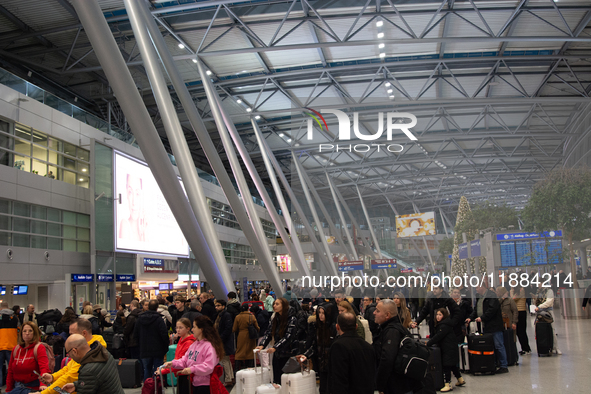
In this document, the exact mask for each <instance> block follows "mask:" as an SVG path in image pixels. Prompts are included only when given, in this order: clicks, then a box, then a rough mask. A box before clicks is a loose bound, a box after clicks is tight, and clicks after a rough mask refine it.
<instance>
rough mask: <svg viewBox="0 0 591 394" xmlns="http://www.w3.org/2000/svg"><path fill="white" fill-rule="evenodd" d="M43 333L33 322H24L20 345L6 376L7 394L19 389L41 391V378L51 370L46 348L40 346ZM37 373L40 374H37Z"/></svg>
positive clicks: (13, 353) (17, 346)
mask: <svg viewBox="0 0 591 394" xmlns="http://www.w3.org/2000/svg"><path fill="white" fill-rule="evenodd" d="M40 338H41V331H39V327H37V324H35V323H34V322H32V321H28V322H24V323H23V326H22V328H21V330H20V332H19V334H18V345H16V346H15V348H14V349H13V350H12V354H11V355H10V363H9V364H8V371H7V376H6V392H10V391H12V390H13V389H14V388H17V387H25V388H28V389H30V390H31V392H32V391H39V386H40V382H39V376H43V374H44V373H53V371H50V370H49V363H48V359H47V352H46V351H45V346H43V345H42V344H40V343H39V342H40ZM35 372H37V373H38V374H35Z"/></svg>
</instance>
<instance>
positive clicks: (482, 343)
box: [468, 334, 497, 374]
mask: <svg viewBox="0 0 591 394" xmlns="http://www.w3.org/2000/svg"><path fill="white" fill-rule="evenodd" d="M468 353H469V355H470V372H471V373H473V374H476V373H494V372H495V371H496V370H497V368H496V366H497V363H496V357H495V342H494V340H493V336H492V334H482V335H475V334H470V335H468Z"/></svg>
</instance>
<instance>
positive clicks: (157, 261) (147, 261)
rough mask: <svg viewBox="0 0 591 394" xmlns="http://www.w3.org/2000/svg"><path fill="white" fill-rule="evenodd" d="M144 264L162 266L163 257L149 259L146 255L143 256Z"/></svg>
mask: <svg viewBox="0 0 591 394" xmlns="http://www.w3.org/2000/svg"><path fill="white" fill-rule="evenodd" d="M144 266H146V267H162V268H164V259H151V258H148V257H144Z"/></svg>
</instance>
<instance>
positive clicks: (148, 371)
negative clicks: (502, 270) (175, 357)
mask: <svg viewBox="0 0 591 394" xmlns="http://www.w3.org/2000/svg"><path fill="white" fill-rule="evenodd" d="M162 364H164V357H160V358H142V366H143V367H144V381H146V379H148V378H151V377H153V376H154V372H156V370H157V369H158V367H159V366H161V365H162ZM505 364H507V363H506V362H505Z"/></svg>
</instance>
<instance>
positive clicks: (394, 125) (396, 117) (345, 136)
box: [305, 107, 417, 153]
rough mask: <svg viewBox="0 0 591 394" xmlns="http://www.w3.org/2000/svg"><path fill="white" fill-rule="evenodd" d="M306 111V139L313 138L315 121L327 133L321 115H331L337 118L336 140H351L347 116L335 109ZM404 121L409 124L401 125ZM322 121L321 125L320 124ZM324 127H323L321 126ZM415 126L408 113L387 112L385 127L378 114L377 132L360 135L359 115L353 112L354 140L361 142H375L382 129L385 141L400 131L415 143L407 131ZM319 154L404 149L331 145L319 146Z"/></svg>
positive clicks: (401, 148) (412, 117)
mask: <svg viewBox="0 0 591 394" xmlns="http://www.w3.org/2000/svg"><path fill="white" fill-rule="evenodd" d="M305 109H307V110H308V111H310V112H312V113H306V115H308V116H309V117H310V119H308V133H307V139H308V140H312V139H313V138H314V127H313V126H314V123H313V121H314V120H315V121H316V123H317V124H318V127H319V128H320V130H322V131H328V124H327V123H326V120H325V119H324V117H323V116H322V114H333V115H335V116H336V117H337V120H338V122H339V133H338V139H339V140H340V141H347V140H351V121H350V119H349V116H348V115H347V114H346V113H345V112H343V111H339V110H336V109H321V110H320V112H318V111H316V110H314V109H312V108H308V107H306V108H305ZM404 119H410V123H402V122H403V120H404ZM321 121H322V123H321ZM323 125H324V126H323ZM416 125H417V118H416V116H414V115H413V114H411V113H408V112H388V113H386V126H385V127H384V113H383V112H379V113H378V130H377V131H376V132H375V133H374V134H362V133H361V132H360V131H359V113H358V112H353V133H354V138H357V139H360V140H363V141H375V140H378V139H379V138H381V137H382V135H383V134H384V129H385V131H386V139H387V140H388V141H392V134H393V131H394V130H400V131H402V132H403V133H404V134H405V135H406V137H408V139H409V140H411V141H417V137H415V136H414V134H413V133H412V132H411V131H410V130H409V129H411V128H413V127H415V126H416ZM318 147H319V150H320V152H322V151H323V150H324V151H327V150H333V149H335V148H336V151H337V152H338V151H339V150H347V151H349V152H352V151H355V152H360V153H364V152H368V151H369V150H370V149H372V147H375V148H377V150H378V152H379V151H380V147H385V148H386V149H387V150H388V151H389V152H393V153H400V152H402V150H403V149H404V147H403V146H402V145H400V144H389V145H387V144H370V145H368V144H355V145H347V146H340V145H333V144H319V146H318Z"/></svg>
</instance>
